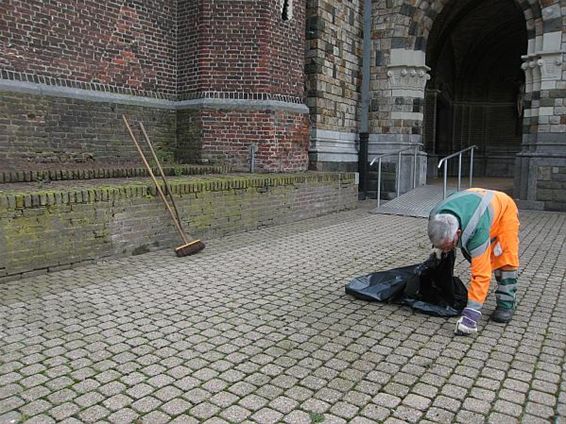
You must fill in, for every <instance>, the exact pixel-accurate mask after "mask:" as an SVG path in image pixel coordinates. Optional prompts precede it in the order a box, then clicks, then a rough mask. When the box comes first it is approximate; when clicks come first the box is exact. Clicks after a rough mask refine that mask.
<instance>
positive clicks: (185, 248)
mask: <svg viewBox="0 0 566 424" xmlns="http://www.w3.org/2000/svg"><path fill="white" fill-rule="evenodd" d="M204 247H205V246H204V243H203V242H202V241H200V240H194V241H191V242H190V243H187V244H184V245H182V246H179V247H177V248H175V253H176V254H177V256H178V257H182V256H189V255H194V254H195V253H198V252H200V251H201V250H202V249H204Z"/></svg>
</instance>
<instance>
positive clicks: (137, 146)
mask: <svg viewBox="0 0 566 424" xmlns="http://www.w3.org/2000/svg"><path fill="white" fill-rule="evenodd" d="M122 119H123V120H124V124H126V128H127V129H128V132H129V133H130V137H132V141H133V142H134V144H135V145H136V148H137V149H138V152H139V154H140V156H141V158H142V160H143V163H144V164H145V167H146V168H147V172H149V175H150V176H151V179H152V180H153V183H154V184H155V187H156V188H157V191H158V192H159V195H160V196H161V200H163V203H165V206H166V207H167V210H168V211H169V214H170V215H171V218H172V219H173V221H174V222H175V227H177V231H179V234H180V235H181V238H182V239H183V241H184V242H185V244H188V243H189V240H188V239H187V236H186V235H185V233H184V232H183V229H182V228H181V225H180V224H179V223H178V222H177V220H176V219H175V215H174V213H173V211H172V210H171V207H170V206H169V203H168V202H167V199H166V198H165V194H163V191H161V187H159V184H158V182H157V179H156V178H155V175H153V171H152V170H151V167H150V166H149V163H147V160H146V158H145V155H144V154H143V151H142V149H141V147H140V145H139V144H138V141H137V140H136V136H135V135H134V133H133V132H132V129H131V128H130V125H129V124H128V120H127V119H126V115H122Z"/></svg>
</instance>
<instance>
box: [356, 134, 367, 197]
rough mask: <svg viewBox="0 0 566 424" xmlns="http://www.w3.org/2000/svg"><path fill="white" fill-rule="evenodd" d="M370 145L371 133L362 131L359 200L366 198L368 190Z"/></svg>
mask: <svg viewBox="0 0 566 424" xmlns="http://www.w3.org/2000/svg"><path fill="white" fill-rule="evenodd" d="M368 145H369V133H367V132H365V133H360V151H359V153H358V172H359V174H360V184H359V186H358V200H365V199H366V196H367V191H368V179H369V175H368V174H369V172H368V170H369V167H368Z"/></svg>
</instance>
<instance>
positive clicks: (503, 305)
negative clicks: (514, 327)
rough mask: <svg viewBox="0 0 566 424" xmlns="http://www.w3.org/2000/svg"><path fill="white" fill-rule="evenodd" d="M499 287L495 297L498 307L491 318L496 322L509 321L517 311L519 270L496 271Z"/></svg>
mask: <svg viewBox="0 0 566 424" xmlns="http://www.w3.org/2000/svg"><path fill="white" fill-rule="evenodd" d="M495 280H496V281H497V289H496V290H495V299H496V301H497V307H496V308H495V311H493V314H491V319H492V320H493V321H495V322H500V323H508V322H509V321H511V318H513V313H514V312H515V300H516V299H515V298H516V293H517V271H501V270H497V272H496V273H495Z"/></svg>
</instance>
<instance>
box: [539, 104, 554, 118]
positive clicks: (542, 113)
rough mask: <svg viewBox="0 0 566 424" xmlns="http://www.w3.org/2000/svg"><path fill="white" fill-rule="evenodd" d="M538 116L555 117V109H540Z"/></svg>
mask: <svg viewBox="0 0 566 424" xmlns="http://www.w3.org/2000/svg"><path fill="white" fill-rule="evenodd" d="M538 115H539V116H545V115H554V108H553V107H552V106H550V107H539V108H538Z"/></svg>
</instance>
